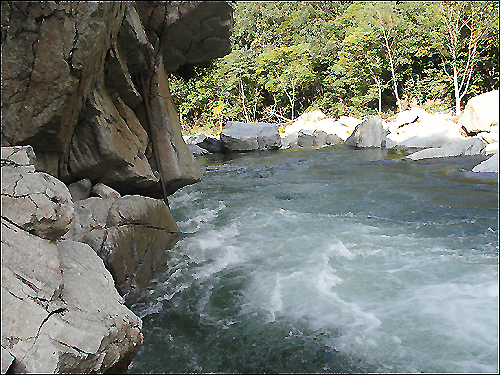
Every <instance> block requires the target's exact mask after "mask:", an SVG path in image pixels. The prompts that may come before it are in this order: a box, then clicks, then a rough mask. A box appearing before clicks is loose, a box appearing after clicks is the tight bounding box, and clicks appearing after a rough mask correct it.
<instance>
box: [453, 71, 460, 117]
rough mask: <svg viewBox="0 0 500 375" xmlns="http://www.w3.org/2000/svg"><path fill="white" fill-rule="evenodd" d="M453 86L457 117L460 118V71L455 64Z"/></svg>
mask: <svg viewBox="0 0 500 375" xmlns="http://www.w3.org/2000/svg"><path fill="white" fill-rule="evenodd" d="M453 86H454V88H455V116H460V115H461V114H462V110H461V109H460V88H459V87H458V71H457V66H456V64H453Z"/></svg>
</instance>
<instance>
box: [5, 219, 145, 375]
mask: <svg viewBox="0 0 500 375" xmlns="http://www.w3.org/2000/svg"><path fill="white" fill-rule="evenodd" d="M141 329H142V322H141V320H140V319H139V318H138V317H137V316H135V315H134V314H133V313H132V312H131V311H130V310H129V309H128V308H127V307H125V305H124V304H123V299H122V297H120V295H119V294H118V293H117V291H116V289H115V287H114V284H113V279H112V277H111V275H110V273H109V272H108V271H107V270H106V268H105V267H104V264H103V262H102V260H101V259H100V258H99V257H98V256H97V254H96V253H95V252H94V250H92V249H91V248H90V247H89V246H87V245H85V244H82V243H78V242H73V241H61V242H58V243H57V244H55V243H52V242H49V241H47V240H44V239H41V238H39V237H37V236H34V235H31V234H29V233H27V232H25V231H23V230H21V229H19V228H17V227H15V226H13V225H11V224H10V223H8V222H7V221H4V220H3V219H2V348H5V349H6V350H7V351H8V352H9V353H10V354H11V355H12V356H13V357H14V358H15V359H14V361H13V363H12V365H11V367H10V370H9V371H11V372H13V373H16V372H24V373H26V372H28V373H64V372H79V373H89V372H101V373H102V372H104V371H111V372H115V371H116V372H126V370H127V367H128V365H129V364H130V362H131V360H132V359H133V357H134V356H135V355H136V354H137V352H138V350H139V348H140V346H141V343H142V334H141Z"/></svg>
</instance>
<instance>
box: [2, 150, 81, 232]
mask: <svg viewBox="0 0 500 375" xmlns="http://www.w3.org/2000/svg"><path fill="white" fill-rule="evenodd" d="M9 149H10V148H9ZM19 154H20V152H16V153H12V154H11V155H6V159H3V158H2V164H5V166H3V167H2V218H5V219H6V220H8V221H9V222H11V223H13V224H15V225H17V226H19V227H20V228H22V229H24V230H26V231H28V232H30V233H32V234H36V235H37V236H39V237H42V238H45V239H48V240H56V239H58V238H59V237H61V236H62V235H64V234H65V233H66V232H67V231H68V230H69V228H70V224H71V221H72V220H73V217H74V212H73V202H72V200H71V195H70V194H69V191H68V188H67V187H66V185H64V183H62V182H61V181H59V180H58V179H56V178H55V177H52V176H51V175H49V174H47V173H43V172H35V167H34V166H33V165H24V166H16V163H15V161H13V160H16V159H15V158H14V159H13V158H12V157H13V156H14V157H17V158H18V159H19V157H18V155H19ZM24 159H25V158H24ZM24 162H26V160H24Z"/></svg>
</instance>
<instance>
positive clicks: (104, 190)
mask: <svg viewBox="0 0 500 375" xmlns="http://www.w3.org/2000/svg"><path fill="white" fill-rule="evenodd" d="M92 192H93V193H94V194H96V195H98V196H100V197H101V198H121V194H120V193H118V192H117V191H116V190H115V189H112V188H110V187H109V186H106V185H104V184H103V183H101V182H99V183H98V184H95V185H94V187H93V188H92Z"/></svg>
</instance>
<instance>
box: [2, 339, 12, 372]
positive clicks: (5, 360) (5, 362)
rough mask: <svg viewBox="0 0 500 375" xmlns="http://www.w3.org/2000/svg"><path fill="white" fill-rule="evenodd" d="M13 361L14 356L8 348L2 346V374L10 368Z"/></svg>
mask: <svg viewBox="0 0 500 375" xmlns="http://www.w3.org/2000/svg"><path fill="white" fill-rule="evenodd" d="M12 362H14V357H13V356H12V354H10V353H9V351H8V350H7V349H4V348H3V346H2V370H1V371H2V374H5V373H6V372H7V371H8V370H9V367H10V365H11V364H12Z"/></svg>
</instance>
